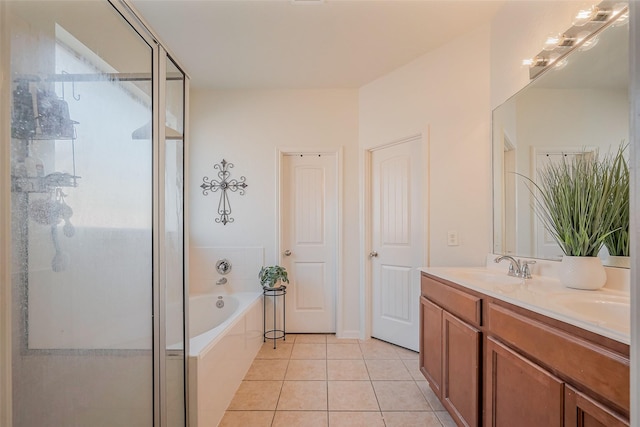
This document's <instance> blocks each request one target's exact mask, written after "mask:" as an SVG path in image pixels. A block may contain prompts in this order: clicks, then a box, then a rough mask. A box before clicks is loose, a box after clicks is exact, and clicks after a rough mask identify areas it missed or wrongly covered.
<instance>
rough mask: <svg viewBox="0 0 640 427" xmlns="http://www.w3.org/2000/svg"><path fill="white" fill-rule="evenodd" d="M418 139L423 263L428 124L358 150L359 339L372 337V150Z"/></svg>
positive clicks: (426, 245) (426, 239)
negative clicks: (404, 135)
mask: <svg viewBox="0 0 640 427" xmlns="http://www.w3.org/2000/svg"><path fill="white" fill-rule="evenodd" d="M416 140H418V141H420V151H421V153H420V160H421V161H422V174H421V176H422V188H421V190H422V191H421V193H422V198H421V199H422V200H420V201H419V202H420V203H421V207H422V209H421V212H422V214H423V215H422V236H423V245H422V253H423V261H424V267H428V266H429V265H430V241H429V236H430V234H431V233H430V230H429V223H430V221H429V194H430V193H429V186H430V183H431V180H430V165H429V158H430V156H429V153H430V127H429V126H427V128H426V129H425V130H423V131H422V132H419V133H415V134H413V135H409V136H407V137H404V138H400V139H396V140H393V141H391V142H387V143H383V144H378V145H374V146H370V147H367V148H363V149H362V151H361V156H360V158H361V164H360V170H361V171H362V175H361V179H360V194H361V197H362V199H361V200H362V203H361V204H360V246H361V248H362V250H361V254H360V273H361V274H360V339H361V340H366V339H370V338H371V330H372V327H373V314H372V313H373V306H372V304H373V284H372V282H371V280H372V277H373V273H372V267H371V262H370V261H369V256H368V254H369V252H370V251H371V250H372V248H371V244H372V241H373V237H372V235H373V221H372V215H371V211H372V208H373V206H372V205H373V198H372V197H371V189H372V182H371V171H372V161H373V152H374V151H378V150H382V149H384V148H389V147H392V146H394V145H399V144H404V143H408V142H412V141H416Z"/></svg>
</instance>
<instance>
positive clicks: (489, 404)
mask: <svg viewBox="0 0 640 427" xmlns="http://www.w3.org/2000/svg"><path fill="white" fill-rule="evenodd" d="M485 375H486V376H485V417H486V418H485V421H486V425H487V426H499V427H512V426H518V427H529V426H530V427H540V426H545V427H554V426H558V427H560V426H562V425H563V393H564V384H563V382H562V381H560V380H559V379H558V378H556V377H554V376H553V375H552V374H550V373H549V372H547V371H545V370H544V369H542V368H540V367H539V366H537V365H535V364H533V363H532V362H530V361H529V360H527V359H525V358H523V357H522V356H520V355H519V354H517V353H515V352H513V351H512V350H510V349H509V348H507V347H505V346H503V345H502V344H500V343H498V342H497V341H495V340H494V339H493V338H491V337H488V338H487V341H486V351H485Z"/></svg>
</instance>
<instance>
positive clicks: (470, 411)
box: [442, 311, 480, 426]
mask: <svg viewBox="0 0 640 427" xmlns="http://www.w3.org/2000/svg"><path fill="white" fill-rule="evenodd" d="M442 339H443V351H442V358H443V381H442V403H443V405H444V406H445V407H446V408H447V409H448V410H449V413H450V414H451V416H452V417H453V418H454V419H455V420H456V421H457V423H458V425H465V426H478V425H479V421H480V416H479V415H480V410H479V408H480V396H479V379H480V331H478V330H477V329H475V328H474V327H472V326H470V325H468V324H467V323H465V322H463V321H462V320H460V319H458V318H457V317H455V316H453V315H451V314H450V313H448V312H446V311H444V312H443V313H442Z"/></svg>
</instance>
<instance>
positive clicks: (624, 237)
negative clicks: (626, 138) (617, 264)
mask: <svg viewBox="0 0 640 427" xmlns="http://www.w3.org/2000/svg"><path fill="white" fill-rule="evenodd" d="M626 148H627V145H621V146H620V149H619V150H618V153H617V154H616V156H615V157H614V159H613V162H612V165H611V173H612V174H613V176H614V181H615V182H617V185H616V188H615V190H614V192H613V194H612V195H611V207H612V209H614V210H615V212H614V213H615V214H616V215H615V216H614V219H613V224H612V225H611V227H612V230H613V232H612V233H611V234H609V235H608V236H607V237H606V238H605V240H604V245H605V246H606V247H607V250H608V251H609V255H610V256H612V257H628V256H629V165H628V163H627V159H626V158H625V156H624V152H625V150H626Z"/></svg>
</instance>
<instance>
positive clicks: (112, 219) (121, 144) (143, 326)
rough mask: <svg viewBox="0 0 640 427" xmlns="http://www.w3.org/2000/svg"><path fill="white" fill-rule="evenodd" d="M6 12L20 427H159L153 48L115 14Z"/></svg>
mask: <svg viewBox="0 0 640 427" xmlns="http://www.w3.org/2000/svg"><path fill="white" fill-rule="evenodd" d="M6 13H7V15H8V20H7V22H8V23H9V26H10V28H9V32H10V34H11V46H10V50H11V79H10V80H11V81H12V85H13V86H12V88H11V90H12V96H11V113H12V117H11V180H12V196H11V203H12V236H13V265H12V271H13V275H12V277H13V282H12V294H13V297H14V302H13V311H12V316H13V320H12V323H13V328H12V329H13V342H12V361H13V374H12V378H13V425H14V427H22V426H25V427H27V426H38V427H46V426H52V427H53V426H56V427H57V426H92V427H98V426H109V427H111V426H151V425H153V423H154V354H153V343H154V339H153V337H154V335H153V331H154V325H153V316H152V312H153V289H154V277H153V271H154V269H153V267H154V262H153V259H154V252H153V230H154V228H153V227H154V215H153V214H154V200H153V194H154V188H153V182H154V180H153V176H154V167H153V166H154V165H153V158H154V152H153V145H152V140H151V139H150V138H146V139H145V138H136V136H135V131H136V130H139V129H140V128H141V127H144V126H145V125H147V124H150V123H152V119H153V114H152V108H153V101H154V100H153V96H152V92H153V91H152V84H153V79H152V75H153V74H152V64H153V49H152V47H151V46H150V45H149V44H147V42H145V40H144V39H143V38H142V37H141V36H140V35H139V34H138V33H137V32H136V31H134V29H133V28H132V27H131V26H130V25H129V24H128V23H127V22H126V21H125V20H124V19H123V18H122V16H121V15H120V14H119V13H118V12H117V11H116V10H115V9H114V8H113V7H112V6H111V5H110V4H109V3H108V2H106V1H104V2H102V1H90V2H30V1H29V2H8V3H7V7H6Z"/></svg>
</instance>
